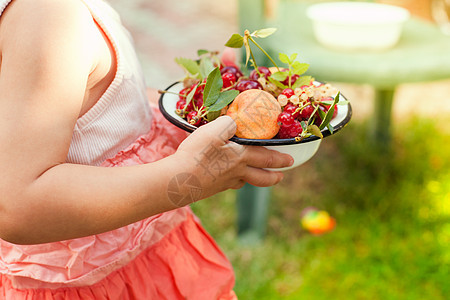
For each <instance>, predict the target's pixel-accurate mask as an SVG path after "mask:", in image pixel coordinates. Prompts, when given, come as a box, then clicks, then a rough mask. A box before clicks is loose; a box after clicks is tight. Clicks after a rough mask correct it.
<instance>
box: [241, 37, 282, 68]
mask: <svg viewBox="0 0 450 300" xmlns="http://www.w3.org/2000/svg"><path fill="white" fill-rule="evenodd" d="M248 38H249V40H250V41H252V42H253V44H255V45H256V47H258V48H259V50H261V51H262V52H263V53H264V55H265V56H267V58H268V59H269V60H270V61H271V62H272V63H273V65H274V66H275V67H277V69H278V71H280V68H279V67H278V65H277V64H276V63H275V61H274V60H273V59H272V57H271V56H270V55H269V54H268V53H267V52H266V51H265V50H264V49H263V48H262V47H261V46H260V45H259V44H258V43H257V42H256V41H255V40H254V39H253V38H252V37H251V36H249V37H248ZM251 52H252V51H250V53H251ZM252 57H253V54H252Z"/></svg>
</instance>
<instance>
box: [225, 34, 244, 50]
mask: <svg viewBox="0 0 450 300" xmlns="http://www.w3.org/2000/svg"><path fill="white" fill-rule="evenodd" d="M242 45H244V37H243V36H241V35H240V34H237V33H235V34H233V35H232V36H231V37H230V39H229V40H228V42H226V44H225V46H227V47H230V48H241V47H242Z"/></svg>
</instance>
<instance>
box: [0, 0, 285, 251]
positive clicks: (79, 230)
mask: <svg viewBox="0 0 450 300" xmlns="http://www.w3.org/2000/svg"><path fill="white" fill-rule="evenodd" d="M76 3H80V1H78V0H76V1H72V0H65V1H60V0H40V1H35V0H16V1H13V2H12V4H11V7H8V10H7V13H5V14H4V15H3V16H2V18H1V19H0V51H1V69H0V169H1V170H2V176H1V179H0V237H1V238H3V239H5V240H7V241H10V242H13V243H22V244H31V243H43V242H50V241H58V240H64V239H70V238H76V237H82V236H87V235H92V234H97V233H101V232H105V231H108V230H112V229H115V228H118V227H121V226H124V225H127V224H130V223H132V222H135V221H138V220H140V219H143V218H146V217H149V216H151V215H155V214H157V213H160V212H164V211H168V210H171V209H174V208H176V207H178V206H182V205H187V204H188V202H189V201H192V200H200V199H203V198H206V197H209V196H211V195H213V194H215V193H218V192H220V191H223V190H225V189H228V188H238V187H241V186H242V184H243V183H244V182H249V183H252V184H254V185H259V186H270V185H273V184H276V183H277V182H279V181H280V180H281V178H282V174H281V173H279V172H269V171H266V170H263V169H261V168H264V167H284V166H287V165H289V164H290V163H291V158H290V157H289V156H287V155H281V154H278V153H277V152H274V151H269V150H267V149H264V148H258V147H245V148H244V147H242V146H239V145H236V144H234V143H227V142H226V141H227V139H228V138H229V137H231V136H232V135H233V134H234V130H235V127H234V123H233V122H232V121H231V119H230V118H228V117H223V118H220V119H218V120H217V121H215V122H213V123H211V124H208V125H206V126H203V127H202V128H200V129H199V130H198V131H196V132H195V133H194V134H192V135H191V136H190V137H189V138H188V139H186V140H185V141H184V142H183V143H182V144H181V145H180V148H179V150H178V151H177V152H176V153H175V154H174V155H172V156H170V157H167V158H165V159H162V160H160V161H157V162H155V163H151V164H146V165H140V166H133V167H121V168H101V167H91V166H83V165H74V164H67V163H64V162H65V159H66V156H67V152H68V148H69V145H70V141H71V137H72V130H73V127H74V124H75V122H76V120H77V118H78V116H79V113H80V109H81V106H82V103H83V99H84V97H85V92H86V82H87V78H88V75H89V73H90V72H91V69H92V67H93V65H95V56H93V55H92V54H91V52H92V51H91V47H92V42H91V41H89V38H88V36H89V33H90V29H89V28H86V26H85V23H86V22H83V20H85V18H89V17H90V16H89V15H87V14H86V11H84V10H83V9H81V8H80V7H79V6H77V5H78V4H76ZM222 132H224V134H223V135H218V133H222ZM213 152H214V153H215V154H216V155H217V154H218V155H219V157H227V158H228V161H229V164H227V165H226V167H225V168H223V169H220V170H215V169H214V168H213V167H212V166H213V164H214V161H210V158H211V157H210V156H208V155H201V154H200V153H213ZM204 167H207V168H209V170H210V171H212V173H207V172H204V171H205V169H204ZM210 167H211V168H210ZM181 173H188V174H193V175H194V176H196V177H197V179H198V180H199V182H200V184H201V192H202V193H201V195H200V196H199V198H198V199H187V200H185V202H182V203H176V204H175V203H173V201H171V199H170V197H169V195H168V186H169V182H170V181H171V180H172V179H173V178H175V177H176V176H177V175H179V174H181Z"/></svg>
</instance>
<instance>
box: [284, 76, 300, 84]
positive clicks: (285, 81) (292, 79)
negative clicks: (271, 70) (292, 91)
mask: <svg viewBox="0 0 450 300" xmlns="http://www.w3.org/2000/svg"><path fill="white" fill-rule="evenodd" d="M299 77H300V76H299V75H298V74H294V75H292V76H291V85H292V84H294V83H295V82H296V81H297V79H298V78H299ZM281 83H282V84H284V85H289V76H288V77H287V78H286V79H285V80H284V81H282V82H281Z"/></svg>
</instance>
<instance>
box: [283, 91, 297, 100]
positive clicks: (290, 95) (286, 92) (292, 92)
mask: <svg viewBox="0 0 450 300" xmlns="http://www.w3.org/2000/svg"><path fill="white" fill-rule="evenodd" d="M281 93H282V94H283V95H285V96H286V97H287V98H288V99H289V98H291V97H292V96H294V95H295V93H294V90H293V89H291V88H287V89H284V90H283V91H282V92H281Z"/></svg>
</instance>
